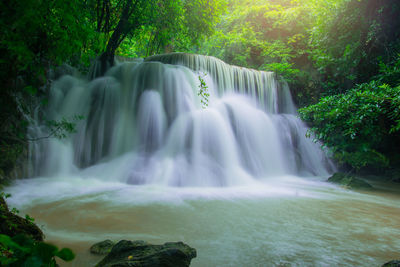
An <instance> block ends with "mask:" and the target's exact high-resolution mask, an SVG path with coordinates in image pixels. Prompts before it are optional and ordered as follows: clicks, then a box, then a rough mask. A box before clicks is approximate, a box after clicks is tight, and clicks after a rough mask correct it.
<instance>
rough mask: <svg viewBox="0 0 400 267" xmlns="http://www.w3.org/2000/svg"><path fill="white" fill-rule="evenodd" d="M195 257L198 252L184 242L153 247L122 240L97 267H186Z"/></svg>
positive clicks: (144, 243)
mask: <svg viewBox="0 0 400 267" xmlns="http://www.w3.org/2000/svg"><path fill="white" fill-rule="evenodd" d="M195 257H196V250H195V249H194V248H191V247H189V246H188V245H186V244H184V243H182V242H169V243H165V244H164V245H151V244H149V243H147V242H144V241H133V242H132V241H127V240H121V241H119V242H118V243H117V244H116V245H114V247H113V248H112V250H111V252H110V253H109V254H108V255H107V256H106V257H105V258H104V259H103V260H101V261H100V262H99V263H98V264H97V265H96V267H117V266H118V267H125V266H126V267H128V266H130V267H132V266H135V267H157V266H162V267H186V266H189V265H190V262H191V260H192V259H193V258H195Z"/></svg>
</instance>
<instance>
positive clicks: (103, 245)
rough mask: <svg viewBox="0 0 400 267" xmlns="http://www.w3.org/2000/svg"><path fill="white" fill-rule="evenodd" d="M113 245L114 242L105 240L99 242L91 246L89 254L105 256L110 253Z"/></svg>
mask: <svg viewBox="0 0 400 267" xmlns="http://www.w3.org/2000/svg"><path fill="white" fill-rule="evenodd" d="M114 245H115V243H114V242H112V241H111V240H109V239H107V240H104V241H101V242H99V243H96V244H94V245H93V246H91V247H90V253H92V254H97V255H106V254H108V253H110V251H111V249H112V248H113V246H114Z"/></svg>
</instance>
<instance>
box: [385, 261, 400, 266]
mask: <svg viewBox="0 0 400 267" xmlns="http://www.w3.org/2000/svg"><path fill="white" fill-rule="evenodd" d="M382 267H400V260H394V261H389V262H386V263H385V264H384V265H382Z"/></svg>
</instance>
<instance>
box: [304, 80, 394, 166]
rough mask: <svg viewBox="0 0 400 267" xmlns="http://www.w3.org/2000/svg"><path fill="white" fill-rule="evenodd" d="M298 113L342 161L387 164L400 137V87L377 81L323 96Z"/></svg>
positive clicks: (317, 136)
mask: <svg viewBox="0 0 400 267" xmlns="http://www.w3.org/2000/svg"><path fill="white" fill-rule="evenodd" d="M299 114H300V116H301V118H302V119H303V120H305V121H306V122H309V123H311V125H312V128H311V131H312V132H313V133H314V134H315V136H316V138H317V139H319V140H321V141H323V143H324V144H325V146H328V147H329V148H330V149H331V150H332V151H333V152H334V155H335V158H336V159H337V160H338V161H339V163H343V164H349V165H350V166H351V167H353V168H355V169H360V168H362V167H365V166H372V167H382V166H387V165H388V164H389V163H390V161H389V160H390V157H391V154H393V153H395V151H394V150H395V147H396V143H397V142H399V139H400V138H399V132H400V86H397V87H391V86H389V85H387V84H380V83H379V82H377V81H375V80H374V81H371V82H370V83H364V84H361V85H358V86H356V87H355V88H353V89H352V90H350V91H348V92H347V93H346V94H341V95H335V96H328V97H325V98H322V99H321V101H320V102H319V103H317V104H315V105H311V106H308V107H305V108H302V109H300V110H299Z"/></svg>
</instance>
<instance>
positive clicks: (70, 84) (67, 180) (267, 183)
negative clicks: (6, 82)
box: [6, 54, 400, 267]
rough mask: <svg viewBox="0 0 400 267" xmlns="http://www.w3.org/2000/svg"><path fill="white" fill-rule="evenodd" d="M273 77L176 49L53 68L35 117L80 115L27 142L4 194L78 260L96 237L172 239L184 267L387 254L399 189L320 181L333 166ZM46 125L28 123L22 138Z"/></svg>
mask: <svg viewBox="0 0 400 267" xmlns="http://www.w3.org/2000/svg"><path fill="white" fill-rule="evenodd" d="M93 69H94V70H96V68H93ZM94 76H95V75H94ZM199 76H201V77H203V79H204V80H205V82H206V85H207V86H208V92H209V93H210V97H209V99H208V104H209V105H208V107H205V108H203V105H202V103H201V100H202V96H201V95H200V96H199V95H198V93H199V85H200V82H199ZM274 77H275V76H274V74H273V73H269V72H260V71H255V70H249V69H244V68H239V67H235V66H229V65H227V64H225V63H223V62H222V61H220V60H218V59H215V58H212V57H204V56H198V55H187V54H169V55H161V56H155V57H151V58H147V59H145V60H144V61H143V60H133V61H126V62H123V63H120V64H117V65H116V66H114V67H113V68H111V69H110V70H109V71H108V72H107V73H106V75H104V76H103V77H99V78H96V79H93V80H87V79H83V78H79V77H78V76H68V75H65V76H63V77H61V78H60V79H58V80H57V81H55V82H54V83H53V85H52V88H51V90H50V96H49V105H48V108H47V110H46V111H45V112H46V115H49V116H50V117H49V118H48V119H52V120H56V121H59V120H62V119H63V118H65V119H70V118H72V117H74V116H76V115H79V116H83V118H84V119H83V120H81V121H79V122H78V124H77V133H76V134H74V135H71V136H70V137H68V138H66V139H62V140H59V139H56V138H47V139H41V140H40V141H38V142H35V143H32V146H31V150H30V155H31V164H30V165H31V168H30V169H31V175H30V176H37V177H36V178H34V179H20V180H17V181H15V182H14V183H13V185H12V186H10V187H7V188H6V192H7V193H11V194H12V197H11V198H10V199H8V202H9V205H10V206H11V207H15V206H16V207H17V208H18V209H20V210H21V213H22V214H24V213H27V214H29V215H30V216H32V217H34V218H35V219H36V220H35V222H36V223H37V224H38V225H41V226H44V232H45V233H46V236H47V241H50V242H54V243H55V244H56V245H59V246H67V247H71V248H72V249H73V250H74V251H75V252H76V253H77V258H76V259H75V260H74V261H73V263H72V264H71V265H72V266H78V267H79V266H94V265H95V264H96V263H97V262H99V260H100V258H96V257H95V256H93V255H89V252H88V248H89V247H90V246H91V245H92V244H93V243H95V242H98V241H102V240H104V239H112V240H115V241H117V240H121V239H130V240H138V239H143V240H146V241H148V242H152V243H157V244H160V243H164V242H167V241H184V242H186V243H188V244H189V245H190V246H192V247H194V248H196V249H197V252H198V258H196V259H194V260H193V261H192V264H193V266H198V267H203V266H349V267H350V266H380V265H381V264H383V263H384V262H385V261H388V260H391V259H394V258H398V251H399V249H400V230H399V229H400V208H399V207H400V197H399V195H395V194H394V193H393V192H392V191H389V192H384V193H382V192H379V191H378V192H374V191H370V192H364V193H362V194H361V193H359V192H352V191H349V190H344V189H342V188H339V187H336V186H334V185H330V184H329V183H326V182H324V180H326V175H327V174H329V173H330V172H332V171H333V170H334V166H333V165H332V163H331V162H330V160H329V159H328V158H327V157H326V156H325V154H324V152H323V151H322V150H321V149H320V145H319V144H316V143H313V142H312V140H311V139H310V138H306V137H305V136H306V132H307V128H306V127H305V125H304V124H303V123H302V122H301V121H300V120H299V119H298V118H297V117H296V108H295V106H294V104H293V102H292V99H291V96H290V92H289V88H288V87H287V86H286V85H285V84H284V83H279V82H277V80H276V79H275V78H274ZM203 100H204V99H203ZM48 131H49V130H48V129H47V128H46V127H42V126H41V122H40V121H39V120H37V121H35V122H33V123H32V125H31V127H30V129H29V135H30V137H31V138H41V137H45V136H48V135H49V132H48ZM393 188H395V186H393ZM391 189H392V188H391ZM399 190H400V189H399ZM71 265H67V266H71ZM61 266H63V265H61Z"/></svg>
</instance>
